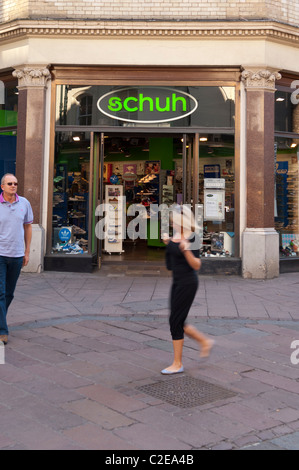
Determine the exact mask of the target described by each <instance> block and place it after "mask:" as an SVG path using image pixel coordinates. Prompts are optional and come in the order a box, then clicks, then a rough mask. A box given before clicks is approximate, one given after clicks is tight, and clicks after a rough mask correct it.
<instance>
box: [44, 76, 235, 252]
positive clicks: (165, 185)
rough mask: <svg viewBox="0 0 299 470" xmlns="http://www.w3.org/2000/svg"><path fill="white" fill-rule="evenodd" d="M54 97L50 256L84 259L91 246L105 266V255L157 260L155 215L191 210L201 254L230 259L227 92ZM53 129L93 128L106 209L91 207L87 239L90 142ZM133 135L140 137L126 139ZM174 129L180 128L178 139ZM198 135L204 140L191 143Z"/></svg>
mask: <svg viewBox="0 0 299 470" xmlns="http://www.w3.org/2000/svg"><path fill="white" fill-rule="evenodd" d="M56 90H57V106H56V126H57V131H58V132H57V134H56V154H55V178H54V202H53V206H54V207H53V243H52V246H53V248H52V253H57V254H64V253H67V254H74V253H81V254H84V253H87V252H88V248H87V247H88V246H89V247H93V248H94V247H95V246H96V244H95V243H94V242H95V237H97V238H98V239H99V240H102V242H101V243H100V244H97V247H98V249H99V245H100V246H101V248H100V250H102V251H101V256H104V257H105V256H107V259H109V258H110V259H111V257H110V255H111V254H112V253H115V254H118V255H122V259H130V257H131V258H132V259H147V260H157V259H161V257H163V256H164V252H163V249H164V248H165V244H164V243H163V241H162V233H164V224H165V218H164V215H163V214H162V212H160V209H157V207H158V208H159V207H160V206H161V205H164V206H165V205H166V206H168V207H170V206H172V205H173V204H179V205H181V204H190V206H191V207H192V208H193V210H194V211H195V212H196V210H197V209H198V213H197V215H198V217H199V219H200V223H201V229H200V234H201V236H202V248H201V255H202V256H204V257H232V256H234V255H235V248H234V246H235V243H234V241H235V157H234V154H235V147H234V128H235V88H234V87H217V86H215V87H200V86H194V87H183V86H178V87H162V86H160V87H159V86H157V87H151V86H136V87H133V86H130V87H128V86H127V87H126V86H125V85H124V86H118V87H114V86H85V87H82V86H81V87H79V86H71V85H68V86H64V85H60V86H57V88H56ZM62 126H70V128H71V127H73V128H74V130H75V129H76V130H77V131H78V128H79V126H90V127H94V128H93V129H92V130H93V132H94V134H93V135H95V136H96V135H97V132H96V129H98V132H99V133H101V139H103V141H102V143H101V146H100V147H101V151H99V155H98V159H99V161H98V162H97V164H98V165H99V175H98V176H99V181H98V182H97V183H98V188H99V194H98V200H99V201H103V203H104V204H108V206H109V210H108V209H107V211H108V215H107V214H106V212H107V211H106V212H103V213H102V212H101V211H102V209H98V208H94V211H95V213H94V214H93V215H95V217H96V218H97V217H98V218H99V219H98V220H99V223H97V224H96V228H95V230H93V229H92V230H88V220H89V218H90V217H91V214H88V209H87V208H88V206H89V204H88V202H87V201H88V197H89V196H88V192H89V182H90V175H89V158H90V157H89V148H90V140H89V139H90V134H89V133H88V134H86V133H84V132H83V133H82V132H80V129H79V133H77V134H76V133H74V132H73V133H68V132H62V131H63V129H62ZM117 127H118V128H122V129H121V132H119V133H118V132H117ZM136 127H139V128H140V127H142V128H145V131H144V132H143V131H142V132H140V129H138V130H139V132H136V131H135V134H134V128H136ZM124 128H126V130H125V129H124ZM161 128H165V131H164V129H163V130H161ZM169 128H173V129H172V130H171V132H168V131H167V129H169ZM179 128H181V129H179ZM182 128H188V129H189V130H188V134H185V138H183V135H182ZM198 128H200V130H201V132H203V131H206V134H202V133H201V134H200V136H199V134H195V132H198ZM158 129H159V132H158ZM192 129H193V131H192ZM195 129H197V130H196V131H195ZM211 129H212V130H211ZM217 129H218V132H217ZM195 136H196V137H195ZM197 138H199V142H195V139H197ZM95 142H96V140H95ZM95 148H98V147H97V146H96V145H95ZM198 148H199V161H197V158H198V153H197V150H198ZM101 162H103V164H101ZM195 170H196V172H197V171H198V174H195ZM95 176H96V175H95ZM195 182H196V186H195V185H194V184H195ZM97 183H95V184H97ZM195 188H196V191H197V188H198V189H199V192H198V195H197V197H195V196H194V191H195ZM194 197H195V199H196V200H195V201H194ZM123 204H125V205H123ZM110 206H111V207H110ZM106 207H107V206H106ZM132 207H133V209H132ZM135 208H137V214H136V211H135ZM138 209H140V212H139V215H138ZM103 210H104V209H103ZM157 210H158V212H159V215H158V216H156V212H157ZM104 211H105V210H104ZM109 211H110V212H111V214H109ZM104 213H105V214H106V215H104ZM120 213H121V214H124V215H122V216H121V217H120V216H119V215H118V216H117V217H116V215H115V214H120ZM141 214H143V216H144V220H142V221H141V219H138V220H140V223H139V221H137V219H136V216H137V215H138V217H141ZM110 215H113V217H110ZM106 219H107V220H106ZM110 219H111V220H110ZM199 219H198V220H199ZM102 220H104V222H103V223H102ZM98 227H100V228H101V230H102V232H103V233H102V232H101V233H100V232H99V233H98V232H97V228H98ZM141 227H142V229H141ZM100 228H99V230H100ZM166 228H167V227H166ZM66 229H67V230H66ZM168 229H169V226H168ZM91 231H92V232H93V233H91ZM166 233H167V231H166ZM62 237H69V239H68V240H65V239H62ZM157 248H158V249H157ZM90 252H91V251H90V250H89V253H90Z"/></svg>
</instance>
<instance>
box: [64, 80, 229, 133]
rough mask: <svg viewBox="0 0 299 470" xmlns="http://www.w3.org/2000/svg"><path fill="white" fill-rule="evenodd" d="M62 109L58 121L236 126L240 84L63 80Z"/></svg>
mask: <svg viewBox="0 0 299 470" xmlns="http://www.w3.org/2000/svg"><path fill="white" fill-rule="evenodd" d="M56 109H57V112H56V123H57V125H69V126H74V125H82V126H83V125H93V126H109V127H111V126H113V127H115V126H122V127H128V126H130V127H134V126H138V125H148V126H157V125H158V126H160V127H161V126H163V127H207V128H208V127H221V128H234V126H235V88H234V87H225V86H224V87H200V86H190V87H182V86H176V87H162V86H161V87H159V86H157V87H151V86H136V87H133V86H130V87H125V86H118V87H113V86H89V87H78V86H69V85H65V86H63V85H61V86H58V87H57V106H56ZM215 110H217V112H215Z"/></svg>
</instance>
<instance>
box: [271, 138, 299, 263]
mask: <svg viewBox="0 0 299 470" xmlns="http://www.w3.org/2000/svg"><path fill="white" fill-rule="evenodd" d="M298 144H299V139H283V138H277V139H276V187H275V192H276V197H275V202H276V204H275V227H276V230H277V231H278V232H279V235H280V255H281V256H283V257H297V256H299V162H298Z"/></svg>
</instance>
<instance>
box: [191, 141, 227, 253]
mask: <svg viewBox="0 0 299 470" xmlns="http://www.w3.org/2000/svg"><path fill="white" fill-rule="evenodd" d="M234 155H235V145H234V136H232V135H221V134H210V135H206V136H204V135H203V136H201V137H200V152H199V202H200V203H202V204H203V209H204V213H203V215H204V222H203V248H202V256H205V257H219V256H220V257H230V256H234V255H235V158H234Z"/></svg>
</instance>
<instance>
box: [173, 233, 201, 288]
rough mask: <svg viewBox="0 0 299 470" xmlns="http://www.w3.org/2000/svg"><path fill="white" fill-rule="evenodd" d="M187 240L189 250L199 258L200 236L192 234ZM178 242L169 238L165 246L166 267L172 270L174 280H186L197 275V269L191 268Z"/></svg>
mask: <svg viewBox="0 0 299 470" xmlns="http://www.w3.org/2000/svg"><path fill="white" fill-rule="evenodd" d="M188 241H189V242H190V247H189V249H190V251H192V253H193V254H194V256H195V257H196V258H199V248H200V238H199V236H198V235H197V234H193V235H192V236H191V237H190V238H189V239H188ZM179 245H180V243H175V242H174V241H172V240H170V242H169V243H168V245H167V248H166V267H167V269H168V270H170V271H172V275H173V279H174V281H178V282H188V281H190V280H191V279H192V278H194V276H195V277H197V271H195V270H194V269H193V268H191V266H190V264H189V263H188V262H187V260H186V258H185V255H184V253H183V252H182V251H181V250H180V246H179Z"/></svg>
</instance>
